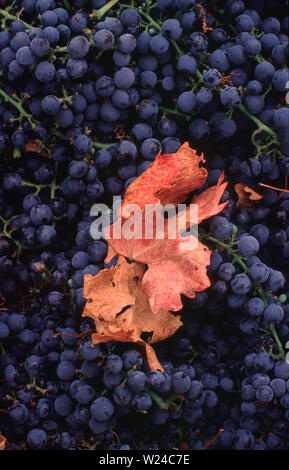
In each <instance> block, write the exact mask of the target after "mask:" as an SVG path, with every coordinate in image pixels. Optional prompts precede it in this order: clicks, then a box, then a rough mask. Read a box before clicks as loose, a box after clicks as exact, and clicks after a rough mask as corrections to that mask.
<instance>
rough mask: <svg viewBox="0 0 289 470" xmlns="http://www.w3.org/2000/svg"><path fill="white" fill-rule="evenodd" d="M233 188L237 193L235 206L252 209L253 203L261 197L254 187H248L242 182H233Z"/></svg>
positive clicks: (256, 202)
mask: <svg viewBox="0 0 289 470" xmlns="http://www.w3.org/2000/svg"><path fill="white" fill-rule="evenodd" d="M234 189H235V191H236V193H237V194H238V202H237V207H243V208H244V209H248V210H252V209H254V205H255V204H258V203H259V202H260V201H261V199H262V198H263V196H261V194H258V193H257V192H256V191H254V189H252V188H249V186H246V185H245V184H244V183H237V184H235V186H234Z"/></svg>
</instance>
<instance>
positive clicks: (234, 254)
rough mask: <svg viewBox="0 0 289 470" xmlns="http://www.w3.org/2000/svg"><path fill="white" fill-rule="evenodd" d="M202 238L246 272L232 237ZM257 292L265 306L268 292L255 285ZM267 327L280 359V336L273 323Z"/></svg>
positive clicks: (281, 354)
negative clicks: (228, 238) (225, 253)
mask: <svg viewBox="0 0 289 470" xmlns="http://www.w3.org/2000/svg"><path fill="white" fill-rule="evenodd" d="M204 238H205V239H206V240H209V241H211V242H213V243H215V244H216V245H217V246H221V247H222V248H224V249H225V250H226V251H227V252H228V254H229V255H231V256H232V258H233V260H232V261H233V262H234V261H235V262H236V263H238V264H239V266H240V267H241V268H242V269H243V271H244V272H245V273H248V268H247V266H246V264H245V263H244V261H243V259H244V258H243V257H242V255H241V254H240V253H239V252H238V250H235V249H233V248H232V245H233V239H232V241H231V243H225V242H222V241H221V240H218V239H216V238H214V237H212V236H211V235H205V236H204ZM242 258H243V259H242ZM257 292H258V293H259V295H260V297H261V298H262V299H263V301H264V304H265V306H267V305H268V302H267V295H268V294H266V292H265V291H264V289H263V288H262V286H257ZM269 329H270V332H271V335H272V337H273V338H274V340H275V342H276V344H277V347H278V350H279V355H280V357H281V358H282V359H284V358H285V352H284V348H283V346H282V343H281V341H280V338H279V336H278V333H277V330H276V327H275V325H274V324H273V323H270V325H269Z"/></svg>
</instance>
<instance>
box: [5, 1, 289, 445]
mask: <svg viewBox="0 0 289 470" xmlns="http://www.w3.org/2000/svg"><path fill="white" fill-rule="evenodd" d="M286 6H287V7H288V1H287V0H286V1H282V2H281V0H280V1H279V0H278V1H277V0H276V1H274V2H264V1H263V0H258V1H257V0H246V1H245V0H244V1H242V0H228V1H227V2H225V6H224V2H221V1H216V2H213V5H212V2H210V1H202V2H201V3H197V2H196V1H195V0H157V2H155V3H154V2H153V1H150V0H147V1H141V0H138V1H137V2H134V6H132V5H130V4H125V2H120V1H118V0H110V1H106V0H76V1H74V2H71V1H69V0H65V1H58V0H21V1H20V2H12V1H6V2H5V6H2V8H1V9H0V17H1V21H2V23H1V25H2V26H1V28H2V29H1V31H0V74H1V88H0V150H1V153H2V159H1V163H0V174H1V175H0V176H1V188H0V222H1V234H0V300H1V304H0V340H1V355H0V369H1V376H2V378H3V379H1V382H0V431H1V433H2V434H3V435H4V436H5V437H6V438H7V444H6V448H9V449H10V448H11V449H14V450H18V449H19V450H22V449H108V450H117V449H122V450H129V449H151V450H157V449H166V450H167V449H176V448H178V449H183V450H188V449H191V450H197V449H206V448H210V449H235V450H249V449H252V450H262V449H269V450H271V449H283V450H285V449H288V447H289V439H288V431H289V413H288V410H289V364H288V363H287V362H286V345H287V341H289V328H288V321H289V303H288V299H289V284H288V279H289V268H288V266H289V264H288V261H289V196H288V195H289V192H288V176H289V151H288V149H289V145H288V144H289V126H288V124H289V110H288V97H287V96H286V92H287V91H288V89H289V71H288V55H289V46H288V16H287V15H288V13H287V11H286ZM184 141H189V142H190V144H191V146H193V147H194V148H196V149H197V150H200V151H203V152H204V153H205V156H206V165H207V167H208V169H209V172H208V178H207V181H206V183H205V184H204V185H203V187H202V188H200V190H199V191H198V193H200V192H202V191H204V190H205V189H206V188H208V187H210V186H212V185H215V184H217V182H218V180H219V178H220V175H221V173H222V172H223V171H224V172H225V176H226V178H227V180H228V182H229V185H228V190H227V191H225V194H224V196H223V198H222V202H224V201H226V200H227V201H228V204H227V206H226V207H225V209H224V210H223V211H222V213H220V214H219V215H218V216H215V217H213V218H211V219H210V220H209V221H208V222H203V223H202V224H201V225H200V227H199V238H200V240H202V241H203V243H206V244H207V245H208V246H209V247H210V249H211V250H212V251H213V253H212V256H211V264H210V266H209V267H208V271H209V276H210V278H211V287H210V288H209V289H208V290H207V291H205V292H201V293H197V294H196V297H195V298H194V299H190V300H189V299H184V309H183V311H182V317H183V320H184V326H183V327H182V328H181V329H180V330H179V332H178V333H177V334H176V335H175V336H174V337H173V338H170V339H168V340H166V341H164V342H162V343H159V344H157V345H156V351H157V355H158V357H159V358H160V362H161V364H162V365H163V368H164V371H165V372H164V373H162V372H160V371H150V370H149V369H148V367H147V365H146V363H145V362H144V361H143V359H142V357H141V355H140V353H139V352H138V351H137V349H135V348H134V346H133V345H132V344H119V343H115V342H110V343H107V344H105V345H101V346H99V345H94V346H93V345H92V344H91V339H90V336H91V333H92V332H93V331H94V325H93V322H92V321H91V320H89V319H82V318H81V313H82V311H83V308H84V305H85V299H84V298H83V278H84V276H85V275H86V274H91V275H94V276H95V275H96V274H97V273H98V272H99V271H100V270H101V269H103V268H105V267H109V266H111V265H112V264H113V263H114V262H115V260H114V261H113V262H112V263H110V264H109V265H106V264H105V262H104V260H105V257H106V253H107V246H106V243H105V242H104V241H103V240H94V239H93V238H92V236H91V233H90V228H91V224H92V221H93V219H92V217H91V216H90V209H91V206H92V205H93V204H94V203H96V202H104V203H107V204H109V205H110V204H111V202H112V197H113V196H114V195H123V193H124V191H125V190H126V188H127V187H128V185H129V184H130V183H131V182H132V181H133V180H134V179H135V178H136V177H137V176H139V175H140V174H142V173H143V172H144V171H145V170H146V168H147V167H148V166H149V165H150V164H151V162H152V161H153V160H154V159H155V157H156V155H157V154H158V153H159V152H162V153H174V152H176V150H177V149H178V148H179V146H180V145H181V144H182V143H183V142H184ZM238 183H243V184H244V185H247V186H248V187H249V188H252V189H254V190H255V191H257V192H258V193H259V194H260V195H261V197H262V198H261V200H259V201H258V203H256V204H254V205H253V207H252V208H250V209H247V208H244V207H240V206H239V203H238V200H237V195H236V193H235V191H234V185H235V184H238Z"/></svg>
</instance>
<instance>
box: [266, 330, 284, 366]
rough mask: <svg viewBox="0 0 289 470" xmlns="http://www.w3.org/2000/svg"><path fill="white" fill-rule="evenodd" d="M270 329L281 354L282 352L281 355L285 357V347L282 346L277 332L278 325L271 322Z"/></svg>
mask: <svg viewBox="0 0 289 470" xmlns="http://www.w3.org/2000/svg"><path fill="white" fill-rule="evenodd" d="M269 329H270V332H271V335H272V336H273V338H274V340H275V342H276V344H277V347H278V350H279V354H280V357H281V358H282V359H285V352H284V348H283V346H282V343H281V341H280V338H279V336H278V333H277V330H276V327H275V325H274V324H273V323H270V325H269Z"/></svg>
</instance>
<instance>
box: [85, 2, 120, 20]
mask: <svg viewBox="0 0 289 470" xmlns="http://www.w3.org/2000/svg"><path fill="white" fill-rule="evenodd" d="M117 3H119V0H110V2H108V3H107V4H106V5H104V6H103V7H101V8H98V10H93V12H92V15H91V16H92V17H94V18H96V19H98V20H100V19H101V18H102V17H103V16H104V15H105V14H106V13H107V12H108V11H109V10H110V9H111V8H112V7H113V6H114V5H116V4H117Z"/></svg>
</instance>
